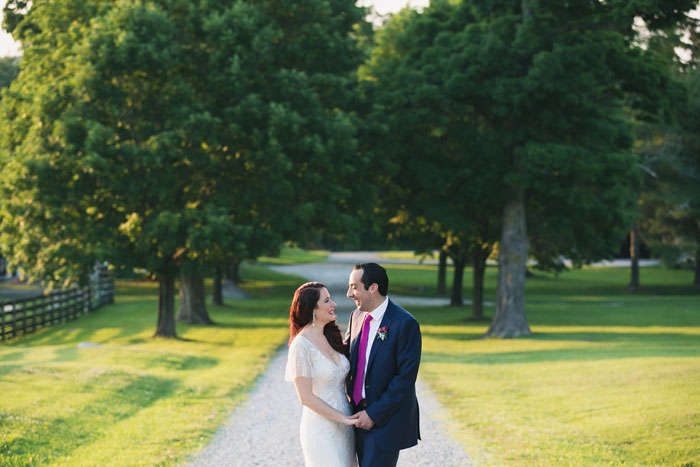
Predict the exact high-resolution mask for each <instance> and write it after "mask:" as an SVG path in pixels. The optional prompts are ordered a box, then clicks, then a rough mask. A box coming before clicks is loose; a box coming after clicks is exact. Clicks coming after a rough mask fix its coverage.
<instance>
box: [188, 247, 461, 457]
mask: <svg viewBox="0 0 700 467" xmlns="http://www.w3.org/2000/svg"><path fill="white" fill-rule="evenodd" d="M361 254H362V253H360V255H361ZM332 260H333V261H334V263H330V262H327V263H313V264H305V265H289V266H275V267H272V268H271V269H274V270H276V271H279V272H283V273H292V274H297V275H300V276H302V277H306V278H308V279H309V280H317V281H321V282H323V283H325V284H326V286H328V289H329V291H330V293H331V297H332V298H333V299H334V301H336V302H337V303H338V306H337V307H336V314H337V315H338V324H339V325H340V327H341V329H343V330H344V329H345V326H346V323H347V321H348V319H349V316H350V311H351V310H352V308H353V306H354V305H353V303H352V302H351V301H350V300H349V299H348V298H345V291H346V286H347V280H348V275H349V274H350V270H351V268H352V266H348V264H349V263H352V264H354V263H356V262H357V261H358V257H357V254H356V255H354V256H353V257H352V258H347V259H346V260H345V261H342V260H341V261H338V262H335V261H336V259H335V258H332ZM359 260H362V261H371V260H375V258H373V257H371V256H369V255H368V256H366V257H361V258H360V259H359ZM392 299H393V300H395V301H396V303H399V304H401V305H404V306H409V305H441V304H444V303H443V302H444V300H442V299H416V298H415V297H397V296H392ZM286 362H287V347H286V346H284V347H283V348H281V349H280V351H279V353H278V354H277V355H276V356H275V357H273V358H272V360H271V361H270V365H269V367H268V369H267V371H266V372H265V374H264V375H262V376H261V378H260V380H259V381H258V384H257V385H256V387H255V388H254V389H253V391H252V392H251V393H250V395H249V399H248V401H246V402H245V403H243V404H241V405H240V406H239V407H238V408H237V409H236V410H234V412H233V413H232V414H231V416H230V417H229V419H228V421H227V422H226V424H225V425H224V426H222V427H221V428H220V429H219V431H218V432H217V433H216V434H215V435H214V438H213V439H212V441H211V443H210V444H209V445H208V446H207V447H206V448H205V449H204V450H203V451H201V452H200V453H198V454H197V455H196V456H195V457H194V458H193V460H192V462H191V464H190V466H191V467H205V466H206V467H210V466H280V467H287V466H290V467H297V466H298V467H302V466H303V465H304V460H303V454H302V452H301V445H300V442H299V422H300V418H301V404H300V403H299V401H298V399H297V397H296V392H295V391H294V385H293V384H291V383H288V382H285V381H284V368H285V365H286ZM416 389H417V392H418V402H419V404H420V412H421V434H422V438H423V439H422V440H421V441H419V443H418V446H416V447H413V448H410V449H406V450H403V451H401V455H400V456H399V463H398V465H399V466H401V467H419V466H421V467H422V466H441V467H443V466H444V467H451V466H452V467H454V466H471V465H473V462H472V460H471V459H470V458H469V456H468V455H467V454H466V453H465V452H464V450H463V449H462V448H461V447H460V445H459V444H458V443H457V442H456V441H455V440H454V439H452V438H451V437H450V436H449V433H448V431H447V425H448V424H449V423H450V422H449V418H448V413H447V411H446V410H445V409H444V408H443V407H442V406H441V405H440V404H439V403H438V402H437V400H436V399H435V397H434V396H433V394H432V392H431V391H430V389H429V388H428V387H427V386H426V385H425V384H423V383H422V381H421V380H420V378H419V380H418V382H417V385H416Z"/></svg>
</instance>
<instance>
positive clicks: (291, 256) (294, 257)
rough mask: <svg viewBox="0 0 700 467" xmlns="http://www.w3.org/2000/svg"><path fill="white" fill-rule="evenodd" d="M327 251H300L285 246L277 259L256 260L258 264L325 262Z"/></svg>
mask: <svg viewBox="0 0 700 467" xmlns="http://www.w3.org/2000/svg"><path fill="white" fill-rule="evenodd" d="M327 256H328V250H302V249H301V248H296V247H291V246H285V247H282V251H281V252H280V255H279V256H278V257H270V256H262V257H260V258H258V263H260V264H269V265H272V264H298V263H317V262H321V261H325V260H326V257H327Z"/></svg>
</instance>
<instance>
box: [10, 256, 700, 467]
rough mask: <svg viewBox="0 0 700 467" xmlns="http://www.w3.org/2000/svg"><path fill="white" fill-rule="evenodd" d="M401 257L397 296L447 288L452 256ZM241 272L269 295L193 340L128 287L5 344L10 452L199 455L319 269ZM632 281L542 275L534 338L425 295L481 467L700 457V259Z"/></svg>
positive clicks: (138, 286) (394, 271) (160, 458)
mask: <svg viewBox="0 0 700 467" xmlns="http://www.w3.org/2000/svg"><path fill="white" fill-rule="evenodd" d="M295 254H296V253H295ZM303 256H304V255H299V256H297V258H300V257H303ZM388 269H389V275H390V279H391V290H392V293H394V294H406V293H411V294H414V295H418V294H421V293H420V292H419V290H420V289H425V292H424V293H422V294H425V295H435V294H436V292H435V276H436V266H428V265H419V266H404V265H391V266H389V267H388ZM465 272H466V273H465V293H464V296H465V298H469V297H470V296H471V271H470V270H467V271H465ZM241 273H242V275H243V277H244V278H245V279H246V282H245V283H244V285H243V288H244V289H245V290H246V291H247V292H248V293H249V294H250V295H251V296H252V297H253V298H254V299H253V300H244V301H238V302H230V303H228V304H227V306H224V307H214V306H210V307H209V309H210V313H211V315H212V317H213V319H214V320H215V321H217V322H218V323H220V325H219V326H191V327H187V326H179V328H178V333H179V335H180V336H181V337H182V338H183V339H182V340H164V339H157V340H154V339H152V338H151V335H152V333H153V331H154V327H155V320H156V292H157V289H156V286H155V284H152V283H149V282H131V283H126V282H123V283H120V284H119V287H118V290H117V295H116V298H117V303H116V304H115V305H111V306H107V307H104V308H102V309H100V310H98V311H96V312H94V313H91V314H89V315H87V316H84V317H82V318H80V319H78V320H75V321H72V322H69V323H66V324H63V325H60V326H56V327H53V328H49V329H45V330H42V331H41V332H39V333H37V334H34V335H30V336H27V337H24V338H20V339H17V340H15V341H13V342H11V343H8V344H2V345H0V394H2V397H1V398H0V465H3V466H4V465H35V464H53V465H163V464H167V465H173V464H178V463H183V462H185V461H186V460H187V456H188V455H189V454H191V453H194V452H196V451H198V450H199V449H201V448H202V447H203V446H204V445H205V444H206V442H207V441H208V440H209V439H210V437H211V435H212V433H213V432H214V431H215V430H216V428H217V427H218V426H219V425H220V424H221V423H222V422H223V421H224V420H225V418H226V416H227V414H228V413H229V412H230V411H231V409H233V407H235V406H236V404H238V403H239V402H240V401H241V400H243V399H244V398H245V395H246V393H247V392H248V391H249V390H250V389H251V388H252V386H253V384H254V382H255V379H256V378H257V376H258V375H259V374H260V372H261V371H263V370H264V368H265V365H266V364H267V362H268V360H269V357H270V356H272V355H273V354H274V352H275V351H276V350H277V349H278V348H279V346H280V345H282V344H283V343H284V342H285V341H286V337H287V307H288V306H289V301H290V298H291V296H292V293H293V291H294V289H295V288H296V287H297V286H298V285H299V284H301V283H302V282H303V279H300V278H295V277H290V276H283V275H280V274H277V273H274V272H272V271H269V270H267V269H265V268H264V267H262V266H260V265H249V264H243V265H242V266H241ZM495 273H496V270H495V268H489V269H488V271H487V276H486V300H488V301H493V299H494V296H495V285H496V284H495V280H496V277H495ZM628 278H629V272H628V271H627V270H625V269H584V270H578V271H572V272H567V273H564V274H562V275H560V276H559V277H554V276H551V275H546V274H541V273H538V277H537V278H534V279H528V281H527V296H526V302H527V312H528V320H529V323H530V325H531V327H532V330H533V331H534V334H533V335H532V336H530V337H527V338H520V339H513V340H498V339H489V340H483V339H480V337H481V336H482V335H483V333H484V332H485V331H486V329H487V327H488V324H489V323H488V321H483V322H474V321H470V320H468V319H467V318H468V317H469V316H470V315H471V310H470V309H469V308H468V307H464V308H453V307H444V308H417V307H409V310H410V311H411V312H412V313H414V314H415V316H416V317H417V318H418V319H419V321H420V322H421V328H422V330H423V360H422V364H421V378H422V379H423V380H424V381H426V382H427V383H428V384H429V385H430V386H431V387H432V388H433V390H434V391H435V393H436V395H437V397H438V398H439V399H440V400H441V402H442V403H443V404H444V405H445V407H447V409H448V411H449V413H450V420H451V421H450V422H449V426H450V429H451V430H452V432H453V434H454V436H455V437H456V438H457V439H458V440H460V441H461V442H462V444H463V446H464V447H465V449H467V450H468V451H469V452H470V453H471V454H472V456H473V457H474V458H475V460H476V461H477V462H478V463H483V464H490V465H606V464H613V465H619V464H630V465H696V466H698V465H700V291H699V290H698V289H697V288H693V287H690V286H686V285H685V284H689V283H690V282H691V273H690V272H688V271H668V270H662V269H657V268H651V269H650V268H643V269H642V270H641V279H642V285H643V290H642V292H641V293H639V294H636V295H630V294H629V293H627V290H626V284H627V281H628ZM448 283H449V274H448ZM209 285H210V284H209ZM492 312H493V307H492V306H487V307H486V313H487V314H489V315H490V314H491V313H492ZM81 342H89V343H96V344H100V345H99V346H93V347H80V346H79V344H80V343H81ZM429 436H430V434H429V433H424V437H425V438H426V439H427V438H428V437H429Z"/></svg>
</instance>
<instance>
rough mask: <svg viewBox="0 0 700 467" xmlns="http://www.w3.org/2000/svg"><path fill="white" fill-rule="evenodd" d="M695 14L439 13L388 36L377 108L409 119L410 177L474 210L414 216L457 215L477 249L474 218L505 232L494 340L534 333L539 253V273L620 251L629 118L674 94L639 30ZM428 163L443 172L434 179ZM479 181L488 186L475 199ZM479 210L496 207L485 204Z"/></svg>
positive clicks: (497, 6) (405, 166)
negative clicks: (531, 286)
mask: <svg viewBox="0 0 700 467" xmlns="http://www.w3.org/2000/svg"><path fill="white" fill-rule="evenodd" d="M692 6H693V5H692V2H682V1H675V2H661V1H656V2H651V4H650V3H649V2H641V1H640V2H625V3H624V4H622V3H620V4H618V3H599V2H593V3H581V2H574V3H561V2H553V1H536V0H529V1H528V0H524V1H518V2H515V1H513V2H496V1H486V2H471V1H466V2H462V3H459V4H457V5H455V6H450V5H449V4H448V3H446V2H434V3H433V4H431V6H430V8H428V9H426V10H425V11H424V13H423V14H422V15H419V14H413V15H412V16H411V17H410V18H408V20H407V21H406V23H407V24H413V25H414V26H405V28H404V29H405V30H406V31H410V32H405V33H404V32H403V31H402V30H401V29H400V28H395V29H394V30H390V31H389V32H387V37H390V38H391V40H390V41H389V44H388V45H387V46H385V47H383V48H381V47H380V49H381V50H380V51H379V52H378V53H377V54H376V55H375V57H376V60H377V61H378V62H379V65H374V67H373V69H374V70H376V71H375V73H376V76H377V77H378V78H377V81H378V86H382V87H383V89H386V90H387V93H390V94H389V97H390V99H389V98H387V99H385V101H382V102H383V103H384V102H389V101H390V100H392V101H393V103H392V104H391V105H392V107H391V108H392V109H393V110H392V111H390V112H389V113H391V115H392V116H393V118H400V119H401V121H402V124H401V125H395V126H393V127H392V128H393V129H395V128H404V130H405V133H402V134H401V137H403V139H405V140H406V141H408V143H407V144H406V145H405V146H402V147H401V149H402V150H403V156H404V158H405V159H404V160H402V173H401V175H402V178H406V174H407V173H409V174H410V173H414V174H416V176H417V178H418V179H417V180H412V181H413V183H414V184H415V185H414V186H417V187H420V188H422V189H423V190H425V189H428V190H429V189H430V188H431V187H435V186H437V185H438V184H439V185H440V186H441V188H442V189H445V187H446V191H447V192H448V193H450V189H453V186H458V187H460V188H461V189H462V191H460V192H458V196H455V193H451V195H452V198H456V199H459V200H468V201H471V202H470V203H469V202H467V203H465V204H464V205H462V206H456V205H455V204H449V203H450V202H451V200H445V201H444V202H443V200H440V201H436V202H435V203H434V205H433V206H428V207H422V206H420V202H419V201H418V202H416V200H414V199H411V200H410V201H409V202H408V203H407V205H411V208H410V209H412V210H413V212H414V213H415V214H413V215H424V213H426V212H428V209H432V210H434V211H439V210H440V209H441V207H442V206H443V205H445V206H450V208H448V209H446V210H448V211H449V212H450V213H451V214H452V215H453V216H454V217H455V218H457V219H455V220H454V221H452V222H456V223H460V222H461V223H462V226H461V227H459V228H455V229H453V230H454V231H455V232H462V233H465V234H467V235H465V239H473V240H474V243H473V244H479V243H484V242H483V241H482V242H479V241H477V240H476V239H478V238H479V236H478V232H479V229H477V228H475V227H476V226H477V225H480V223H477V222H476V221H474V220H472V219H473V216H470V214H472V213H474V212H478V213H483V212H499V211H500V214H497V216H498V218H499V219H500V221H494V220H492V218H491V217H489V218H488V219H489V221H488V222H485V223H484V225H498V226H500V228H501V234H500V241H499V283H498V292H497V300H496V312H495V315H494V318H493V322H492V324H491V327H490V328H489V330H488V332H487V335H490V336H500V337H515V336H518V335H522V334H527V333H529V332H530V330H529V327H528V324H527V319H526V317H525V300H524V285H525V276H526V262H527V260H528V258H529V257H530V255H531V254H532V255H533V256H534V257H535V258H536V259H537V261H538V263H539V265H540V266H541V267H549V268H561V267H562V264H563V263H562V259H563V258H564V257H568V258H570V259H572V260H573V262H574V264H577V265H578V264H583V263H585V262H588V261H592V260H594V259H600V258H603V257H606V256H609V255H611V254H612V252H613V251H614V247H615V246H616V243H617V238H619V237H620V236H621V235H622V232H623V231H624V230H626V227H627V226H628V225H629V220H630V217H631V212H632V209H633V206H632V203H631V201H630V200H632V199H633V196H632V193H633V192H634V176H633V171H634V163H635V159H634V155H633V154H632V152H631V151H630V146H631V142H632V138H631V131H630V129H631V125H630V118H629V114H630V113H629V112H630V110H629V109H631V110H632V112H637V113H639V112H647V113H649V114H652V113H654V110H655V109H656V108H657V107H658V106H659V104H660V103H662V102H663V101H664V99H665V98H666V96H667V95H668V93H669V92H670V91H669V88H670V87H671V85H670V80H669V78H668V70H667V69H665V68H664V66H662V64H661V63H660V62H659V60H656V59H655V58H654V55H653V53H651V52H650V53H647V52H645V51H644V50H643V49H642V48H641V47H639V46H638V45H637V44H636V43H635V38H636V32H635V29H634V27H633V25H634V22H635V18H640V19H641V20H643V21H645V23H646V27H647V29H648V30H652V31H653V30H656V29H658V28H662V27H666V26H668V25H670V24H674V23H675V22H676V21H679V20H680V19H681V18H682V17H683V12H684V11H686V10H688V9H689V8H691V7H692ZM381 73H385V76H382V75H381ZM382 83H383V84H382ZM402 83H403V85H402ZM392 89H393V91H392ZM397 115H398V117H397ZM414 122H417V124H418V125H412V123H414ZM420 126H422V128H421V127H420ZM453 128H454V129H457V128H458V129H459V131H455V132H454V133H451V131H450V130H452V129H453ZM460 137H461V138H460ZM397 139H399V138H397ZM441 143H442V146H441ZM450 151H453V152H450ZM416 154H418V155H416ZM421 154H430V156H429V157H426V156H422V157H421V156H420V155H421ZM450 155H453V156H452V158H449V156H450ZM440 158H442V159H440ZM438 160H439V161H440V162H439V163H437V161H438ZM413 161H415V164H416V167H415V168H413V170H411V169H412V167H411V163H412V162H413ZM431 161H436V163H435V166H437V167H440V168H442V170H441V171H439V172H433V170H434V168H433V165H431V164H430V162H431ZM437 174H439V175H437ZM460 177H461V180H460ZM428 179H430V180H431V181H432V183H425V184H423V185H421V184H420V183H421V180H428ZM453 181H459V182H458V183H454V184H453ZM475 182H483V183H484V184H486V185H488V186H487V188H486V189H485V190H484V191H481V190H480V189H479V187H478V186H474V183H475ZM465 187H466V188H465ZM426 199H428V197H426ZM484 199H488V200H489V201H490V202H491V203H490V206H483V205H479V204H478V203H479V202H480V201H481V202H483V200H484ZM475 203H476V204H475ZM416 206H418V207H416ZM477 206H478V207H477ZM433 215H437V214H434V213H432V212H431V213H430V216H433ZM446 218H447V216H446ZM430 219H433V217H430ZM441 224H443V225H447V222H445V221H442V222H441ZM487 231H489V232H490V229H487ZM489 240H491V238H490V235H489Z"/></svg>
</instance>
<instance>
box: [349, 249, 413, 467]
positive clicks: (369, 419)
mask: <svg viewBox="0 0 700 467" xmlns="http://www.w3.org/2000/svg"><path fill="white" fill-rule="evenodd" d="M388 287H389V278H388V276H387V274H386V270H385V269H384V268H383V267H381V266H380V265H378V264H376V263H358V264H357V265H355V268H354V269H353V271H352V273H350V281H349V288H348V294H347V296H348V298H351V299H352V300H353V301H354V302H355V305H357V309H356V310H355V311H353V312H352V314H351V315H350V323H349V324H348V329H347V332H346V333H345V342H346V343H349V344H350V373H349V374H348V381H347V393H348V397H349V398H350V400H351V403H352V404H353V407H354V412H355V415H353V417H352V418H356V419H357V423H356V425H355V426H356V427H357V430H355V431H356V444H357V457H358V459H359V461H360V467H375V466H376V467H385V466H395V465H396V462H397V461H398V459H399V451H400V450H401V449H406V448H409V447H411V446H415V445H416V444H418V439H420V432H419V429H418V401H417V400H416V386H415V385H416V376H417V375H418V365H419V364H420V352H421V334H420V327H419V325H418V322H417V321H416V320H415V318H414V317H413V316H411V315H410V314H409V313H408V312H407V311H406V310H404V309H403V308H401V307H399V306H397V305H395V304H394V303H393V302H392V301H391V300H389V298H388V297H387V296H386V294H387V289H388Z"/></svg>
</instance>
